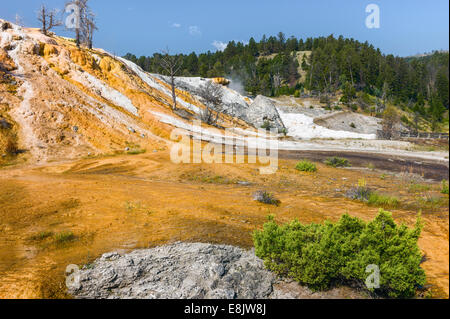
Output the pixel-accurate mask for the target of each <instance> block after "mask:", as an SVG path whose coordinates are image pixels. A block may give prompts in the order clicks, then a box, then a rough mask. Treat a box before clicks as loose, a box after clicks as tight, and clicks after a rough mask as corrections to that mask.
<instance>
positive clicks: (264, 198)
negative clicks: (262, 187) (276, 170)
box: [253, 191, 281, 206]
mask: <svg viewBox="0 0 450 319" xmlns="http://www.w3.org/2000/svg"><path fill="white" fill-rule="evenodd" d="M253 199H254V200H255V201H257V202H260V203H263V204H268V205H275V206H280V204H281V201H279V200H278V199H276V198H275V195H273V194H271V193H268V192H266V191H258V192H256V193H255V194H254V195H253Z"/></svg>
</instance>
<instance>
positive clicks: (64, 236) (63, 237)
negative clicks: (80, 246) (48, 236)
mask: <svg viewBox="0 0 450 319" xmlns="http://www.w3.org/2000/svg"><path fill="white" fill-rule="evenodd" d="M75 238H76V237H75V235H74V233H73V232H71V231H64V232H60V233H57V234H55V235H54V240H55V243H56V244H57V245H64V244H67V243H70V242H72V241H74V240H75Z"/></svg>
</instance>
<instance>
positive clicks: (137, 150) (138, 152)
mask: <svg viewBox="0 0 450 319" xmlns="http://www.w3.org/2000/svg"><path fill="white" fill-rule="evenodd" d="M146 152H147V150H145V149H133V150H129V151H128V152H127V154H128V155H139V154H145V153H146Z"/></svg>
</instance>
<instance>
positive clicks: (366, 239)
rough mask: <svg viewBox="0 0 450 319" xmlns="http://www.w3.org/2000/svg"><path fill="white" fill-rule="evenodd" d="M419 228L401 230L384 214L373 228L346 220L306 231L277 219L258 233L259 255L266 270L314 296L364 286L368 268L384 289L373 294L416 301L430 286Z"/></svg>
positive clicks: (295, 223)
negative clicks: (338, 288) (335, 288)
mask: <svg viewBox="0 0 450 319" xmlns="http://www.w3.org/2000/svg"><path fill="white" fill-rule="evenodd" d="M421 230H422V223H421V219H420V217H419V218H418V220H417V224H416V227H415V228H413V229H409V228H408V227H406V226H405V225H401V226H398V225H397V224H396V223H395V222H394V220H393V218H392V214H391V213H389V212H386V211H384V210H380V212H379V214H378V216H377V217H376V218H375V219H374V220H373V221H371V222H368V223H366V222H364V221H362V220H361V219H359V218H355V217H351V216H349V215H347V214H346V215H344V216H343V217H342V218H341V219H340V221H339V222H337V223H331V222H325V223H324V224H314V223H313V224H309V225H304V224H301V223H300V222H299V221H297V220H295V221H293V222H291V223H289V224H285V225H281V226H280V225H278V224H277V223H275V221H274V219H273V217H272V218H270V219H269V222H268V223H266V224H265V225H264V228H263V230H257V231H255V232H254V233H253V241H254V244H255V249H256V250H255V252H256V255H257V256H258V257H260V258H261V259H263V260H264V264H265V266H266V267H267V268H268V269H269V270H271V271H273V272H275V273H277V274H278V275H281V276H286V277H289V278H291V279H294V280H296V281H298V282H299V283H301V284H304V285H307V286H308V287H309V288H311V289H313V290H324V289H329V288H331V287H333V286H334V285H336V284H337V283H346V284H354V285H359V286H362V285H364V283H365V280H366V278H367V277H368V275H369V274H368V273H366V268H367V266H369V265H377V266H378V267H379V269H380V288H378V289H369V290H370V291H371V292H373V293H376V294H379V295H382V296H390V297H396V298H405V297H413V296H414V295H415V292H416V289H417V288H419V287H422V286H423V285H424V284H425V281H426V278H425V272H424V270H423V269H421V268H420V264H421V262H422V254H421V253H420V249H419V247H418V244H417V242H418V239H419V236H420V233H421Z"/></svg>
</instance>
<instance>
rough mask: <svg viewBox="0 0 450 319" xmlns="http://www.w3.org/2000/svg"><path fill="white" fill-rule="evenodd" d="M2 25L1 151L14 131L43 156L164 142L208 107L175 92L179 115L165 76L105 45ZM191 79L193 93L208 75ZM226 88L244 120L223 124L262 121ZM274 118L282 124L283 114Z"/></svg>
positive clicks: (24, 147)
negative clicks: (88, 44) (94, 46)
mask: <svg viewBox="0 0 450 319" xmlns="http://www.w3.org/2000/svg"><path fill="white" fill-rule="evenodd" d="M0 23H1V26H2V27H1V30H2V32H1V33H0V52H1V54H0V66H1V70H2V74H1V89H2V95H1V101H0V103H1V104H0V105H1V108H0V112H1V113H0V119H1V120H2V123H5V124H4V125H3V124H2V125H3V126H4V128H2V131H1V132H2V140H3V143H2V144H0V147H2V149H0V153H5V152H6V151H7V148H8V143H9V144H11V142H9V140H10V139H12V138H11V136H14V137H15V140H14V141H13V142H14V143H15V147H16V148H17V150H18V151H22V152H26V153H27V154H29V159H30V160H36V161H38V162H41V161H49V160H53V159H63V158H75V157H78V156H86V155H94V154H99V153H108V152H118V151H123V150H127V149H133V148H144V147H148V145H153V144H159V143H161V142H167V141H168V140H169V137H170V132H171V130H172V129H173V126H181V127H185V126H187V125H188V123H189V122H188V121H187V120H191V119H195V118H199V116H200V114H201V113H202V112H203V110H204V109H205V105H204V104H203V103H202V102H201V101H200V100H201V99H200V98H199V96H196V95H193V94H190V93H189V92H188V91H183V90H177V92H176V93H177V99H178V101H177V102H178V107H179V108H180V110H179V111H178V112H176V113H175V112H173V111H172V108H171V105H172V99H171V92H170V86H169V85H168V84H167V82H166V81H165V78H164V77H161V76H158V75H152V74H148V73H146V72H144V71H142V69H140V68H139V67H138V66H136V65H135V64H133V63H131V62H129V61H127V60H124V59H121V58H117V57H114V56H112V55H111V54H109V53H107V52H105V51H103V50H100V49H94V50H88V49H85V48H81V49H78V48H77V47H76V46H75V44H74V43H73V42H72V41H71V40H70V39H66V38H62V37H57V36H44V35H43V34H41V33H40V32H39V30H37V29H26V28H21V27H18V26H16V25H14V24H12V23H9V22H6V21H3V20H0ZM193 80H194V86H195V87H193V88H192V87H191V90H192V91H193V92H195V91H198V90H199V88H200V86H201V85H202V84H204V83H206V82H207V81H211V80H208V79H200V78H193ZM222 90H223V91H224V103H225V104H226V105H233V104H234V105H237V106H238V107H239V109H240V113H239V114H240V115H239V117H240V118H242V119H243V121H242V120H239V119H232V117H231V116H227V115H222V116H221V117H220V125H221V126H223V127H229V126H231V125H232V126H233V127H240V128H242V129H249V128H251V126H252V123H253V125H256V124H257V123H261V121H262V116H263V114H257V115H256V116H250V115H249V114H251V111H252V108H251V107H250V104H251V102H252V101H250V100H249V99H248V98H244V97H243V96H241V95H240V94H238V93H237V92H235V91H233V90H231V89H228V88H226V87H222ZM273 108H274V107H273ZM178 114H180V115H181V116H180V115H178ZM162 119H166V121H164V120H162ZM167 119H169V120H167ZM274 121H278V122H279V126H281V125H282V122H281V121H280V120H279V117H278V118H277V117H275V118H274ZM164 122H165V123H164ZM174 123H176V124H179V125H174ZM180 123H181V124H180ZM169 124H170V125H169ZM3 126H2V127H3ZM7 131H8V132H7ZM13 131H14V134H13V133H11V132H13Z"/></svg>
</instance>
